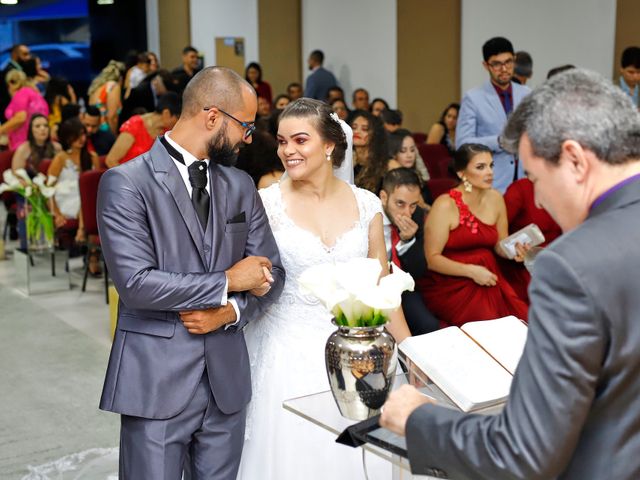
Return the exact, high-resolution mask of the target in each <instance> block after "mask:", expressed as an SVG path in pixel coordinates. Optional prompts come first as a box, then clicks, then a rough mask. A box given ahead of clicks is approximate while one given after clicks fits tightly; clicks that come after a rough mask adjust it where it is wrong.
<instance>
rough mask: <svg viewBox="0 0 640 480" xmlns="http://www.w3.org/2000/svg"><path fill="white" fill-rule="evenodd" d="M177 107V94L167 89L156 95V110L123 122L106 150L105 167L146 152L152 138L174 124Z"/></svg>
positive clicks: (178, 105)
mask: <svg viewBox="0 0 640 480" xmlns="http://www.w3.org/2000/svg"><path fill="white" fill-rule="evenodd" d="M180 108H181V106H180V99H179V98H178V94H176V93H173V92H169V93H166V94H165V95H163V96H162V97H160V98H159V99H158V106H157V107H156V110H155V112H151V113H144V114H142V115H134V116H133V117H131V118H130V119H129V120H127V121H126V122H124V123H123V124H122V126H121V127H120V135H118V138H117V139H116V142H115V143H114V144H113V147H111V150H109V153H108V154H107V158H106V163H107V167H109V168H112V167H115V166H116V165H118V164H121V163H125V162H128V161H129V160H131V159H132V158H135V157H137V156H138V155H142V154H143V153H145V152H148V151H149V150H150V149H151V146H152V145H153V142H154V141H155V139H156V138H157V137H159V136H160V135H162V134H163V133H165V132H166V131H168V130H171V129H172V128H173V126H174V125H175V124H176V122H177V121H178V117H179V116H180Z"/></svg>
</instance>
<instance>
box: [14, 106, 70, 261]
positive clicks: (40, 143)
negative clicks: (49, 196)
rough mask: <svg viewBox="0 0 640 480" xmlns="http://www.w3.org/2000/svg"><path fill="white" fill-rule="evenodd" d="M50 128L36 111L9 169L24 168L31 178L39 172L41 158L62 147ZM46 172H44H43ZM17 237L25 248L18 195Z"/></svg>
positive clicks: (48, 157) (22, 211) (22, 220)
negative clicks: (52, 138)
mask: <svg viewBox="0 0 640 480" xmlns="http://www.w3.org/2000/svg"><path fill="white" fill-rule="evenodd" d="M50 132H51V130H50V129H49V123H48V120H47V117H45V116H44V115H42V114H40V113H36V114H35V115H33V116H32V117H31V121H30V122H29V133H28V135H27V141H26V142H24V143H23V144H22V145H20V146H19V147H18V149H17V150H16V151H15V153H14V154H13V158H12V159H11V169H12V170H13V171H14V172H15V171H16V170H19V169H21V168H23V169H25V170H26V171H27V173H28V174H29V176H30V177H31V178H33V177H35V176H36V175H37V174H38V173H40V164H41V163H42V161H43V160H47V159H48V160H51V159H52V158H53V157H54V156H55V155H56V154H57V153H58V152H59V151H60V150H62V147H61V146H60V144H59V143H58V142H54V141H52V140H51V134H50ZM44 173H46V172H44ZM16 201H17V204H18V211H17V212H16V214H17V217H18V237H19V239H20V248H21V249H22V250H23V251H26V249H27V231H26V226H25V222H24V218H25V215H26V212H25V210H24V208H23V207H24V198H23V197H21V196H18V198H17V199H16Z"/></svg>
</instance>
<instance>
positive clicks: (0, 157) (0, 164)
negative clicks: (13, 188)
mask: <svg viewBox="0 0 640 480" xmlns="http://www.w3.org/2000/svg"><path fill="white" fill-rule="evenodd" d="M13 153H14V150H5V151H3V152H0V183H2V182H3V181H4V180H3V179H2V175H3V174H4V171H5V170H9V169H10V168H11V160H12V159H13ZM13 198H14V193H13V192H4V193H3V194H2V195H0V199H2V200H3V201H6V202H9V201H13ZM10 199H11V200H10Z"/></svg>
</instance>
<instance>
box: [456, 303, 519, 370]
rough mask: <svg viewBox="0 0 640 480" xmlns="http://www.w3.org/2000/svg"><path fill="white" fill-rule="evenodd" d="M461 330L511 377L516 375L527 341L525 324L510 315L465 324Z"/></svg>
mask: <svg viewBox="0 0 640 480" xmlns="http://www.w3.org/2000/svg"><path fill="white" fill-rule="evenodd" d="M461 328H462V330H463V331H464V332H465V333H466V334H467V335H469V336H470V337H471V338H473V339H474V340H475V341H476V342H477V343H478V344H479V345H480V346H481V347H482V348H484V349H485V350H486V351H487V352H488V353H489V355H491V356H492V357H493V358H495V359H496V361H497V362H498V363H499V364H500V365H502V366H503V367H504V368H506V369H507V371H508V372H509V373H511V375H513V374H514V372H515V371H516V367H517V366H518V362H519V361H520V357H521V356H522V351H523V350H524V344H525V343H526V341H527V331H528V329H527V326H526V325H525V324H524V322H522V321H521V320H520V319H518V318H516V317H514V316H513V315H510V316H508V317H503V318H497V319H495V320H483V321H481V322H469V323H465V324H464V325H463V326H462V327H461Z"/></svg>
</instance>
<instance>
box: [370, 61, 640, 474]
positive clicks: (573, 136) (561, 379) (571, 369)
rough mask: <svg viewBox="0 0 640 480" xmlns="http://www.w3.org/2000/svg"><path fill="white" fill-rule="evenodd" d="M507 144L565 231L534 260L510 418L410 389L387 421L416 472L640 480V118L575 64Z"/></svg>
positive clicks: (509, 132) (538, 99)
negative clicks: (451, 405) (459, 407)
mask: <svg viewBox="0 0 640 480" xmlns="http://www.w3.org/2000/svg"><path fill="white" fill-rule="evenodd" d="M503 135H504V140H505V142H504V144H505V146H506V148H508V150H509V151H511V152H515V151H517V152H518V154H519V156H520V159H521V160H522V161H523V162H524V168H525V170H526V171H527V173H528V176H529V178H530V179H531V181H532V182H533V184H534V189H535V196H536V202H537V203H538V204H539V205H540V206H542V207H543V208H545V209H546V210H547V211H548V212H549V213H550V214H551V216H552V217H553V218H554V219H555V220H556V222H558V224H559V225H560V227H561V228H562V230H563V232H564V235H563V236H561V237H560V238H558V239H557V240H555V241H554V242H553V243H552V244H551V245H550V246H549V247H548V248H546V249H545V250H544V251H542V252H541V253H540V254H539V255H538V256H537V257H536V259H535V266H534V272H533V278H532V280H531V285H530V286H529V297H530V299H531V307H530V309H529V333H528V337H527V342H526V346H525V349H524V353H523V355H522V358H521V360H520V363H519V365H518V368H517V370H516V372H515V375H514V377H513V383H512V385H511V392H510V395H509V399H508V401H507V403H506V405H505V407H504V410H503V411H502V412H501V413H500V414H498V415H495V416H483V415H473V414H464V413H461V412H458V411H454V410H450V409H446V408H443V407H441V406H437V405H434V404H433V403H432V402H431V401H429V400H427V399H426V398H425V397H424V396H423V395H422V394H421V393H420V392H418V391H417V390H416V389H415V388H413V387H409V386H403V387H402V388H400V389H399V390H397V391H396V392H394V393H393V394H391V396H390V397H389V399H388V400H387V403H386V404H385V406H384V410H383V414H382V418H381V424H382V425H383V426H385V427H386V428H389V429H391V430H393V431H395V432H396V433H398V434H401V435H406V437H407V448H408V453H409V460H410V463H411V468H412V470H413V472H414V473H421V474H429V473H431V474H433V473H436V474H440V473H442V472H443V471H444V472H446V474H447V475H448V476H449V477H450V478H456V479H492V480H499V479H527V480H535V479H551V478H560V479H564V480H566V479H572V480H574V479H575V480H585V479H605V478H606V479H616V480H635V479H638V478H640V456H639V455H638V453H639V452H640V428H638V426H639V425H640V396H638V392H639V391H640V375H639V374H638V373H639V372H640V349H639V348H638V345H640V295H639V294H638V292H639V291H640V275H639V272H640V255H638V252H637V249H638V245H639V244H640V224H639V223H638V218H640V114H639V113H638V110H637V109H636V107H635V105H633V103H632V102H631V100H630V99H629V97H628V96H627V95H626V94H625V93H624V92H623V91H621V90H620V89H619V88H617V87H616V86H614V85H613V84H612V83H611V82H610V81H608V80H605V79H603V78H602V77H601V76H599V75H598V74H595V73H593V72H588V71H584V70H578V69H573V70H569V71H566V72H563V73H561V74H558V75H556V76H554V77H553V78H551V79H550V80H548V81H547V82H546V83H544V84H543V85H542V86H541V87H539V88H538V89H536V90H535V91H534V92H533V93H532V94H531V95H530V96H528V97H527V98H525V99H524V100H523V101H522V103H521V104H520V105H519V106H518V108H517V109H516V110H515V112H514V113H513V115H512V116H511V117H510V118H509V121H508V123H507V126H506V127H505V131H504V132H503Z"/></svg>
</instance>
